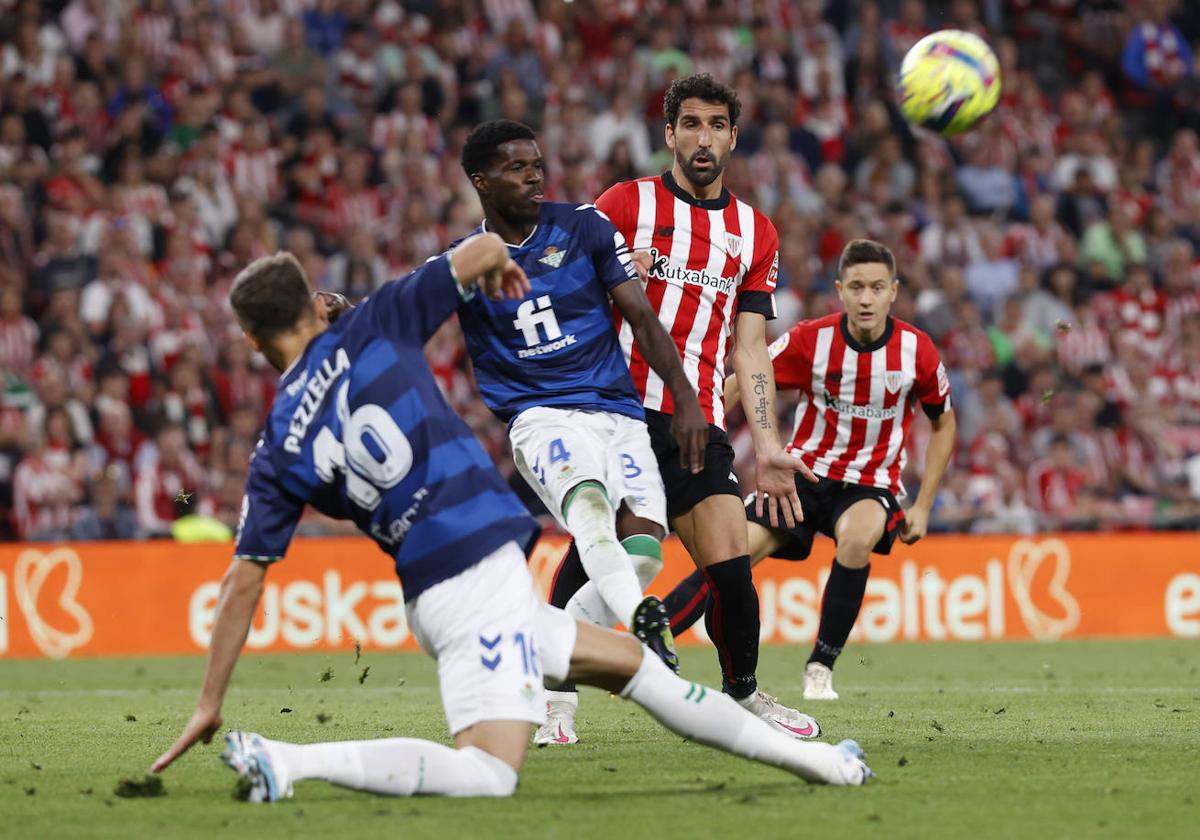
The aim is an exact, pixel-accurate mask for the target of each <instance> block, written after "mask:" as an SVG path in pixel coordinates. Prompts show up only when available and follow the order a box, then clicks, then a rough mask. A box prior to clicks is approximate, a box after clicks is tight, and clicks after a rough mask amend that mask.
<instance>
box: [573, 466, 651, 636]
mask: <svg viewBox="0 0 1200 840" xmlns="http://www.w3.org/2000/svg"><path fill="white" fill-rule="evenodd" d="M615 517H616V513H615V511H613V508H612V505H611V504H610V503H609V501H608V496H607V495H606V494H605V492H604V490H603V488H601V487H600V486H599V485H597V484H594V483H586V484H582V485H580V486H579V487H578V488H577V489H576V490H575V491H574V492H573V493H572V494H571V496H570V497H569V498H568V499H567V505H566V510H565V511H564V516H563V518H564V520H565V521H566V523H567V530H568V531H570V532H571V536H572V537H574V538H575V544H576V546H577V547H578V548H579V559H580V561H581V562H582V564H583V570H584V571H585V572H587V576H588V579H589V580H590V582H591V583H594V584H595V585H596V591H597V592H598V593H599V595H600V599H601V600H602V601H603V605H604V606H606V607H607V608H608V609H609V610H610V611H611V612H612V613H613V614H615V615H616V616H617V617H618V618H619V619H620V620H621V621H622V622H624V623H626V624H629V623H631V622H632V619H633V614H634V613H635V612H636V611H637V608H638V604H640V603H641V602H642V588H641V587H640V586H638V579H637V574H636V573H635V572H634V568H633V560H632V559H631V558H630V556H629V554H628V553H626V551H625V549H624V548H622V547H621V543H620V542H618V541H617V526H616V519H615ZM576 594H578V593H576ZM576 608H577V609H586V610H587V614H586V615H579V616H578V617H580V618H584V619H585V620H587V621H590V622H592V623H594V624H600V623H601V622H602V621H603V619H605V618H606V616H604V615H603V614H596V613H597V612H598V611H597V610H596V607H595V604H594V603H592V604H579V605H577V607H576ZM610 626H611V625H610Z"/></svg>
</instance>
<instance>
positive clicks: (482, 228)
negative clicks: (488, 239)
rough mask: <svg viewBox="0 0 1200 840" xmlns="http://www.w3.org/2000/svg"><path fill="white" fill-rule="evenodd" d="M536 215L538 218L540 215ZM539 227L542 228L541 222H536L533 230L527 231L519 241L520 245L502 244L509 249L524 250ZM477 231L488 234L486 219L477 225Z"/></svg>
mask: <svg viewBox="0 0 1200 840" xmlns="http://www.w3.org/2000/svg"><path fill="white" fill-rule="evenodd" d="M538 215H539V216H540V215H541V214H540V213H539V214H538ZM541 226H542V223H541V222H538V223H537V224H536V225H534V226H533V230H531V231H529V235H528V236H526V237H525V238H524V239H522V240H521V244H520V245H514V244H512V243H511V242H505V243H504V244H505V245H507V246H508V247H509V248H524V247H525V246H526V245H528V244H529V243H530V242H532V241H533V237H535V236H537V232H538V228H540V227H541ZM479 230H480V232H482V233H488V229H487V219H484V220H483V221H482V222H480V223H479Z"/></svg>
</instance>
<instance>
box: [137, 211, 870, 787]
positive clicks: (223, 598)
mask: <svg viewBox="0 0 1200 840" xmlns="http://www.w3.org/2000/svg"><path fill="white" fill-rule="evenodd" d="M507 250H508V249H507V248H506V247H505V245H504V243H503V241H502V240H500V239H499V238H498V237H496V236H494V235H490V234H488V235H482V236H475V237H471V238H470V239H468V240H466V241H465V242H463V243H461V244H460V245H459V247H458V248H456V249H455V251H454V252H453V253H452V254H450V255H448V256H444V257H440V258H438V259H436V260H432V261H430V262H429V263H428V264H427V265H426V266H425V267H423V268H422V269H420V270H418V271H416V272H414V273H413V274H412V275H410V276H409V277H408V278H406V279H404V280H401V281H397V282H393V283H389V284H386V285H385V286H384V287H383V288H381V289H380V290H379V291H378V293H377V294H375V295H374V296H373V297H371V298H370V299H369V300H368V301H366V302H364V303H363V304H362V305H360V306H358V307H357V308H355V309H353V310H348V311H347V312H345V313H343V314H342V315H341V317H339V318H338V320H337V321H336V323H334V324H333V325H327V324H326V323H325V322H324V321H322V320H321V319H320V318H319V317H318V316H317V312H316V310H315V309H314V305H313V302H312V300H311V290H310V289H309V285H308V281H307V279H306V278H305V276H304V272H303V269H302V268H301V267H300V264H299V263H298V262H297V261H296V259H295V258H294V257H293V256H291V255H290V254H277V255H275V256H273V257H266V258H263V259H261V260H258V261H256V262H254V263H252V264H251V265H250V266H249V267H247V268H246V269H245V270H244V271H243V272H242V273H241V274H240V275H239V276H238V278H237V279H236V280H235V281H234V284H233V288H232V290H231V292H230V301H231V303H232V304H233V309H234V312H235V313H236V315H237V317H238V320H239V322H240V324H241V326H242V328H243V330H244V331H245V332H246V333H247V336H248V337H249V340H250V342H251V344H253V345H254V346H255V347H256V348H257V349H259V350H261V352H262V353H263V355H265V356H266V358H267V360H268V361H269V362H270V363H271V364H272V365H273V366H275V367H276V368H277V369H279V370H281V371H283V376H282V377H281V378H280V381H279V389H278V392H277V394H276V397H275V401H274V403H273V404H272V406H271V411H270V414H269V417H268V419H267V424H266V428H265V429H264V431H263V434H262V438H261V440H260V442H259V445H258V447H257V449H256V451H255V454H254V457H253V459H252V461H251V465H250V474H249V476H248V478H247V480H246V496H245V500H244V502H243V507H242V520H241V522H240V524H239V527H238V536H237V547H236V549H235V555H234V561H233V564H232V565H231V566H230V568H229V571H228V572H227V573H226V575H225V578H224V580H223V581H222V584H221V594H220V599H219V601H218V606H217V614H216V619H215V621H214V624H213V631H212V639H211V642H210V645H209V655H208V664H207V668H206V671H205V676H204V683H203V687H202V688H201V692H200V697H199V699H198V701H197V705H196V710H195V712H194V713H193V714H192V717H191V719H190V720H189V721H188V723H187V725H186V726H185V728H184V730H183V733H182V734H181V735H180V737H179V738H178V740H177V741H176V742H175V743H174V745H172V746H171V748H170V749H168V750H167V751H166V752H165V753H164V754H163V755H162V756H161V757H160V758H159V759H158V760H157V761H156V762H155V763H154V765H153V768H152V769H153V770H154V771H155V772H161V771H162V770H164V769H165V768H166V767H168V766H169V765H170V764H171V763H172V762H173V761H174V760H175V759H177V758H178V757H179V756H180V755H182V754H183V753H184V752H186V751H187V750H188V749H189V748H190V747H191V746H193V745H194V744H195V743H196V742H198V741H203V742H205V743H208V742H209V741H210V740H211V739H212V737H213V735H214V734H216V732H217V731H218V730H219V729H220V727H221V724H222V719H221V706H222V703H223V700H224V697H225V692H226V689H227V687H228V684H229V679H230V676H231V675H232V672H233V668H234V665H235V663H236V661H237V658H238V656H239V654H240V652H241V649H242V645H243V644H244V642H245V639H246V634H247V632H248V630H249V627H250V622H251V618H252V616H253V613H254V610H255V607H256V605H257V603H258V599H259V595H260V594H261V591H262V586H263V579H264V577H265V575H266V572H267V569H268V568H269V567H270V564H271V563H273V562H275V561H278V560H281V559H282V558H283V557H284V555H285V553H286V551H287V547H288V543H289V542H290V540H291V536H292V533H293V531H294V529H295V527H296V523H297V522H298V520H299V518H300V514H301V512H302V511H303V508H304V506H305V504H311V505H312V506H313V507H314V508H316V509H317V510H319V511H321V512H322V513H325V514H327V515H330V516H333V517H336V518H340V519H350V520H353V521H354V522H355V523H356V524H357V525H358V527H359V528H360V529H361V530H362V531H363V532H364V533H367V534H369V535H370V536H371V537H372V538H373V539H374V540H375V542H376V543H377V544H378V545H379V547H380V548H381V549H382V550H383V551H384V552H385V553H386V554H387V555H389V556H390V557H392V558H393V561H394V563H395V567H396V572H397V574H398V575H399V577H400V581H401V583H402V585H403V587H404V596H405V605H406V611H407V617H408V622H409V626H410V627H411V629H412V632H413V635H414V636H415V637H416V638H417V640H418V641H419V642H420V643H421V645H422V647H423V648H424V649H425V650H426V651H427V652H428V653H429V654H430V655H431V656H433V657H434V658H435V659H436V660H437V663H438V679H439V682H440V687H441V694H442V702H443V705H444V708H445V712H446V720H447V723H448V724H449V728H450V732H451V734H452V735H453V736H454V741H455V746H456V747H457V749H451V748H449V747H446V746H443V745H441V744H436V743H433V742H431V741H423V740H418V739H413V738H386V739H378V740H369V741H341V742H329V743H317V744H292V743H287V742H283V741H273V740H268V739H266V738H264V737H262V736H260V735H257V734H254V733H247V732H236V731H235V732H230V733H229V734H228V735H227V736H226V739H225V742H226V748H225V751H224V753H223V754H222V758H223V760H224V761H225V762H226V763H227V764H228V765H229V766H230V767H232V768H233V769H234V770H235V771H237V772H238V774H239V775H240V776H241V777H242V778H243V779H245V780H247V781H248V783H249V784H248V789H247V792H248V797H249V798H250V799H251V800H252V801H258V802H262V801H274V800H278V799H281V798H286V797H289V796H291V795H292V785H293V783H294V782H297V781H301V780H304V779H322V780H325V781H328V782H332V783H334V784H338V785H342V786H345V787H349V788H354V789H357V790H364V791H370V792H373V793H380V794H390V795H396V796H409V795H413V794H417V793H422V794H441V795H446V796H508V795H510V794H512V793H513V791H514V790H515V788H516V784H517V774H518V772H519V771H520V769H521V766H522V763H523V762H524V758H525V752H526V750H527V748H528V742H529V731H530V725H531V724H540V723H541V722H542V721H543V720H544V716H545V701H544V695H543V693H542V682H543V678H544V679H550V680H555V681H561V680H562V679H564V678H567V677H570V678H571V679H574V680H578V681H581V682H586V683H589V684H592V685H596V686H599V687H601V688H605V689H607V690H609V691H612V692H616V693H619V694H620V695H621V696H622V697H625V698H628V699H631V700H633V701H634V702H636V703H638V704H640V705H642V706H643V707H644V708H646V709H647V711H649V712H650V714H651V715H653V716H654V717H655V718H656V719H658V720H659V721H660V722H662V723H663V724H664V725H665V726H667V727H669V728H671V729H673V730H674V731H676V732H678V733H680V734H682V735H684V736H685V737H688V738H691V739H693V740H696V741H699V742H701V743H705V744H709V745H712V746H715V747H719V748H722V749H725V750H728V751H730V752H734V753H736V754H738V755H742V756H745V757H747V758H751V759H755V760H758V761H761V762H764V763H766V764H770V765H773V766H777V767H780V768H783V769H786V770H788V771H790V772H792V773H795V774H796V775H798V776H800V777H802V778H804V779H806V780H809V781H814V782H826V783H830V784H843V785H857V784H862V783H863V782H864V781H865V780H866V779H867V778H868V777H869V775H870V771H869V770H868V769H867V766H866V764H865V763H864V762H863V760H862V753H861V750H859V749H858V747H857V745H856V744H854V742H852V741H844V742H842V743H841V744H839V745H837V746H836V747H835V746H833V745H830V744H820V743H801V742H797V741H793V740H792V739H790V738H788V737H786V736H784V735H781V734H779V733H777V732H775V731H774V730H772V729H771V728H770V727H769V726H768V725H767V724H766V723H765V722H764V721H762V720H760V719H759V718H757V717H755V716H754V715H752V714H750V713H749V712H747V711H745V710H744V709H742V708H741V707H740V706H738V705H737V703H736V702H735V701H733V700H731V699H730V698H728V697H726V696H724V695H723V694H721V693H720V692H717V691H710V690H706V689H704V688H702V687H699V686H697V685H695V684H694V683H693V684H689V683H687V682H685V681H684V680H681V679H680V678H679V677H677V676H675V675H674V674H673V673H671V671H670V670H669V669H668V668H667V667H666V666H664V665H663V664H662V663H661V662H660V661H659V660H658V658H657V657H655V656H654V655H653V654H651V653H649V652H648V650H646V649H645V648H643V647H642V646H641V645H639V644H638V642H637V640H636V639H634V638H633V637H632V636H629V635H626V634H620V633H616V632H613V631H610V630H606V629H602V628H598V627H595V626H593V625H589V624H583V623H577V622H575V621H574V620H573V619H571V618H570V617H568V616H567V614H566V613H564V612H562V611H561V610H558V609H556V608H554V607H551V606H549V605H548V604H545V603H543V602H541V601H540V600H539V599H538V598H537V596H536V595H535V592H534V589H533V584H532V580H531V579H530V576H529V571H528V569H527V567H526V558H525V553H524V551H523V550H522V546H524V545H526V544H527V543H528V542H529V541H530V540H531V539H532V538H534V537H535V536H536V534H537V526H536V524H535V523H534V521H533V520H532V519H531V518H530V517H529V515H528V514H527V513H526V512H525V511H524V509H523V507H522V506H521V503H520V502H519V501H518V500H517V498H516V497H515V496H514V495H513V494H512V493H511V491H509V490H508V488H507V487H506V486H505V484H504V482H503V480H502V479H501V478H500V476H499V474H498V473H497V472H496V471H495V468H494V467H493V466H492V464H491V463H490V462H489V461H488V459H487V456H486V455H485V453H484V452H483V450H482V448H481V447H480V446H479V444H478V442H477V441H476V440H475V438H474V436H473V435H472V434H471V431H470V429H469V428H468V427H467V426H466V424H465V423H463V422H462V420H460V419H459V418H458V417H457V416H456V415H455V414H454V412H453V411H452V410H451V408H450V407H449V406H448V405H447V404H446V402H445V400H444V399H443V397H442V396H441V393H440V392H439V390H438V387H437V384H436V383H435V381H434V379H433V375H432V374H431V372H430V370H429V366H428V364H427V363H426V362H425V359H424V357H423V355H422V346H423V344H424V342H425V341H426V340H427V339H428V338H429V336H430V335H432V334H433V332H434V331H435V330H436V329H437V328H438V326H439V325H440V324H441V323H442V322H443V321H444V320H445V319H446V318H447V317H449V316H450V315H451V314H452V313H453V312H454V311H455V310H456V309H457V308H458V306H459V304H460V303H461V302H462V297H463V296H470V295H471V294H473V293H476V289H477V288H481V289H482V290H483V292H484V293H486V294H490V295H496V296H499V295H502V294H503V295H508V296H510V297H517V298H519V297H521V296H523V295H524V294H525V293H527V292H528V289H529V281H528V279H527V278H526V277H525V274H524V273H523V272H522V271H521V270H520V268H519V267H518V266H517V265H516V264H515V263H514V262H513V261H512V260H511V259H509V256H508V253H507Z"/></svg>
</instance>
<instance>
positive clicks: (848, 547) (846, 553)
mask: <svg viewBox="0 0 1200 840" xmlns="http://www.w3.org/2000/svg"><path fill="white" fill-rule="evenodd" d="M873 545H874V543H872V542H868V539H867V538H863V537H855V538H853V539H847V540H842V541H840V542H839V543H838V547H837V561H838V562H839V563H841V564H842V565H843V566H845V567H846V568H847V569H862V568H864V567H865V566H867V565H868V564H869V563H870V562H871V548H872V546H873Z"/></svg>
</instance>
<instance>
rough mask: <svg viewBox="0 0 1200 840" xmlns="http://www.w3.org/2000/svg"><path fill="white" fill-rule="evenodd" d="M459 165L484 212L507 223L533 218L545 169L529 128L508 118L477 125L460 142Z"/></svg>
mask: <svg viewBox="0 0 1200 840" xmlns="http://www.w3.org/2000/svg"><path fill="white" fill-rule="evenodd" d="M462 167H463V171H464V172H466V173H467V177H468V178H470V179H471V184H472V186H474V187H475V191H476V192H477V193H479V200H480V202H482V204H483V209H484V212H485V213H487V214H488V215H492V214H493V213H494V214H497V215H499V216H501V217H503V218H504V219H506V220H508V221H510V222H518V223H519V222H530V221H534V222H536V221H537V219H538V215H539V214H540V212H541V206H542V199H543V194H542V190H543V189H544V182H545V175H546V172H545V165H544V162H543V160H542V151H541V149H539V148H538V144H537V141H535V140H534V136H533V129H532V128H530V127H529V126H527V125H524V124H523V123H519V122H513V121H512V120H492V121H491V122H485V123H483V124H482V125H479V126H477V127H476V128H475V130H474V131H472V132H471V134H470V136H468V137H467V142H466V143H465V144H464V145H463V150H462Z"/></svg>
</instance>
